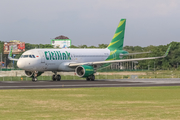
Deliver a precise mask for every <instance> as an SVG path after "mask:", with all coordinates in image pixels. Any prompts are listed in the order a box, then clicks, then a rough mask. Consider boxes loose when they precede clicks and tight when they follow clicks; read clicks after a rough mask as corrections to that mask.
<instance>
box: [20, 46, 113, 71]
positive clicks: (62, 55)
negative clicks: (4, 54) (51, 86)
mask: <svg viewBox="0 0 180 120" xmlns="http://www.w3.org/2000/svg"><path fill="white" fill-rule="evenodd" d="M109 55H110V50H109V49H32V50H28V51H26V52H24V53H23V54H22V56H21V57H20V58H19V60H18V62H17V65H18V67H19V68H21V69H24V70H26V71H74V69H75V68H72V67H69V66H68V65H69V63H84V62H95V61H104V60H106V59H107V58H108V56H109ZM32 56H34V57H32Z"/></svg>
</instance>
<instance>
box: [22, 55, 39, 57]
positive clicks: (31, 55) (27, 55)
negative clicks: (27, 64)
mask: <svg viewBox="0 0 180 120" xmlns="http://www.w3.org/2000/svg"><path fill="white" fill-rule="evenodd" d="M21 58H36V57H35V56H34V55H21Z"/></svg>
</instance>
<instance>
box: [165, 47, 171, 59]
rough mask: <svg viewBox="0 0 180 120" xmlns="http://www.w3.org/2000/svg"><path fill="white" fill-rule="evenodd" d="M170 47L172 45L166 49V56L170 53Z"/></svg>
mask: <svg viewBox="0 0 180 120" xmlns="http://www.w3.org/2000/svg"><path fill="white" fill-rule="evenodd" d="M170 48H171V45H169V47H168V49H167V50H166V53H165V54H164V57H166V56H167V55H168V54H169V51H170Z"/></svg>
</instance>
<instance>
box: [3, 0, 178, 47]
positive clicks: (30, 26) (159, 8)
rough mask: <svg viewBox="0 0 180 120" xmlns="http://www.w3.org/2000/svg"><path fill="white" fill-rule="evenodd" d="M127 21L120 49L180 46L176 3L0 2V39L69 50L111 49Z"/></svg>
mask: <svg viewBox="0 0 180 120" xmlns="http://www.w3.org/2000/svg"><path fill="white" fill-rule="evenodd" d="M121 18H126V19H127V21H126V30H125V40H124V45H130V46H137V45H139V46H143V47H145V46H149V45H156V46H157V45H166V44H168V43H170V42H172V41H177V42H180V0H0V40H1V41H10V40H20V41H24V42H26V43H31V44H40V43H41V44H50V40H51V39H53V38H55V37H57V36H59V35H65V36H67V37H69V38H70V39H71V40H72V44H73V45H83V44H86V45H88V46H90V45H94V46H98V44H103V43H104V44H109V43H110V41H111V39H112V37H113V35H114V33H115V30H116V28H117V26H118V24H119V21H120V19H121Z"/></svg>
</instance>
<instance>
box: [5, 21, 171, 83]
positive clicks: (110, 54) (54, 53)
mask: <svg viewBox="0 0 180 120" xmlns="http://www.w3.org/2000/svg"><path fill="white" fill-rule="evenodd" d="M125 24H126V19H121V21H120V23H119V25H118V27H117V29H116V32H115V34H114V36H113V38H112V41H111V43H110V44H109V46H108V47H107V48H105V49H32V50H28V51H26V52H24V53H23V54H22V56H21V57H20V58H19V59H14V58H12V49H13V48H12V47H11V50H10V52H9V56H8V58H9V59H10V60H15V61H17V66H18V67H19V68H20V69H23V70H25V74H26V75H27V76H28V77H32V81H37V77H38V76H40V75H41V74H42V73H43V72H45V71H52V72H53V73H54V75H53V76H52V80H53V81H60V80H61V76H60V75H59V74H57V72H60V71H64V72H71V71H75V72H76V75H77V76H79V77H85V78H86V80H88V81H94V80H95V76H94V73H95V72H96V70H97V68H98V67H99V66H101V65H106V64H110V63H118V62H127V61H139V60H149V59H157V58H164V57H166V56H167V54H168V52H169V49H170V46H169V48H168V49H167V51H166V53H165V55H164V56H160V57H148V58H135V59H123V56H125V55H130V54H131V53H128V52H127V51H124V50H123V42H124V33H125ZM133 54H136V53H133ZM137 54H140V53H137Z"/></svg>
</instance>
